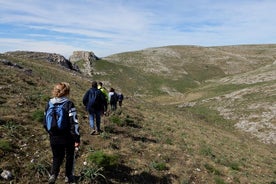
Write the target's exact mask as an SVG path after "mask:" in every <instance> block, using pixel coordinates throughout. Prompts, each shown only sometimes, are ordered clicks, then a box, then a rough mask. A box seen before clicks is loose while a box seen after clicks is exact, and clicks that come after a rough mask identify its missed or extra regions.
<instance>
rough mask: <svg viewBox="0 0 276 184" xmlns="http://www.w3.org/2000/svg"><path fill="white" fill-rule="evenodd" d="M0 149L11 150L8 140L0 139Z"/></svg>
mask: <svg viewBox="0 0 276 184" xmlns="http://www.w3.org/2000/svg"><path fill="white" fill-rule="evenodd" d="M0 149H1V150H2V151H4V152H5V151H11V150H12V146H11V144H10V143H9V142H8V141H6V140H0Z"/></svg>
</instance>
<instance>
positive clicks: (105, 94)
mask: <svg viewBox="0 0 276 184" xmlns="http://www.w3.org/2000/svg"><path fill="white" fill-rule="evenodd" d="M98 89H99V90H101V92H102V93H103V94H104V97H105V102H106V103H105V104H104V109H103V111H102V113H101V115H103V114H105V113H106V112H107V101H108V92H107V90H106V89H105V87H103V83H102V82H99V84H98Z"/></svg>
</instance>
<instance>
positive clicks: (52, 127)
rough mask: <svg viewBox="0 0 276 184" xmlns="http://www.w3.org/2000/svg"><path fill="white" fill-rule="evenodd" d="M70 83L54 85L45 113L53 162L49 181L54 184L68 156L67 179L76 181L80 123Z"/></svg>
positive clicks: (72, 181)
mask: <svg viewBox="0 0 276 184" xmlns="http://www.w3.org/2000/svg"><path fill="white" fill-rule="evenodd" d="M69 93H70V85H69V83H66V82H60V83H58V84H56V85H55V86H54V89H53V90H52V96H53V98H51V99H50V100H49V102H48V103H47V105H46V108H45V113H44V128H45V129H46V131H47V132H48V133H49V137H50V145H51V149H52V154H53V163H52V168H51V172H50V174H51V175H50V178H49V183H50V184H54V183H55V182H56V179H57V177H58V175H59V172H60V166H61V164H62V162H63V160H64V158H66V163H65V175H66V178H65V181H66V182H67V183H74V182H75V179H74V162H75V157H74V155H75V148H77V147H79V145H80V134H79V124H78V119H77V112H76V108H75V105H74V103H73V102H72V101H71V100H70V99H69V98H68V96H69Z"/></svg>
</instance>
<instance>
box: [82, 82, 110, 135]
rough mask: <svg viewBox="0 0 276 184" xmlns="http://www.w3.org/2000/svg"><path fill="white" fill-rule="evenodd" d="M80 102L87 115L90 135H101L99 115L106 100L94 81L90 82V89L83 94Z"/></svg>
mask: <svg viewBox="0 0 276 184" xmlns="http://www.w3.org/2000/svg"><path fill="white" fill-rule="evenodd" d="M82 102H83V105H84V106H85V108H86V110H87V112H88V114H89V124H90V127H91V133H90V134H91V135H93V134H96V135H97V134H99V133H101V132H102V130H101V113H102V112H103V109H104V105H105V104H106V100H105V97H104V94H103V93H102V92H101V90H99V89H98V87H97V82H96V81H93V82H92V87H91V88H90V89H89V90H88V91H87V92H86V93H85V95H84V96H83V100H82ZM95 121H96V124H95Z"/></svg>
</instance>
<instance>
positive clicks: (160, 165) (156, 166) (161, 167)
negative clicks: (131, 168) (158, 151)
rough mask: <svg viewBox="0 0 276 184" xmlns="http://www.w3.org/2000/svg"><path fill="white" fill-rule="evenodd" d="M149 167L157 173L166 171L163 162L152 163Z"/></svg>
mask: <svg viewBox="0 0 276 184" xmlns="http://www.w3.org/2000/svg"><path fill="white" fill-rule="evenodd" d="M151 167H152V168H154V169H156V170H158V171H164V170H167V167H166V164H165V163H164V162H152V163H151Z"/></svg>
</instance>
